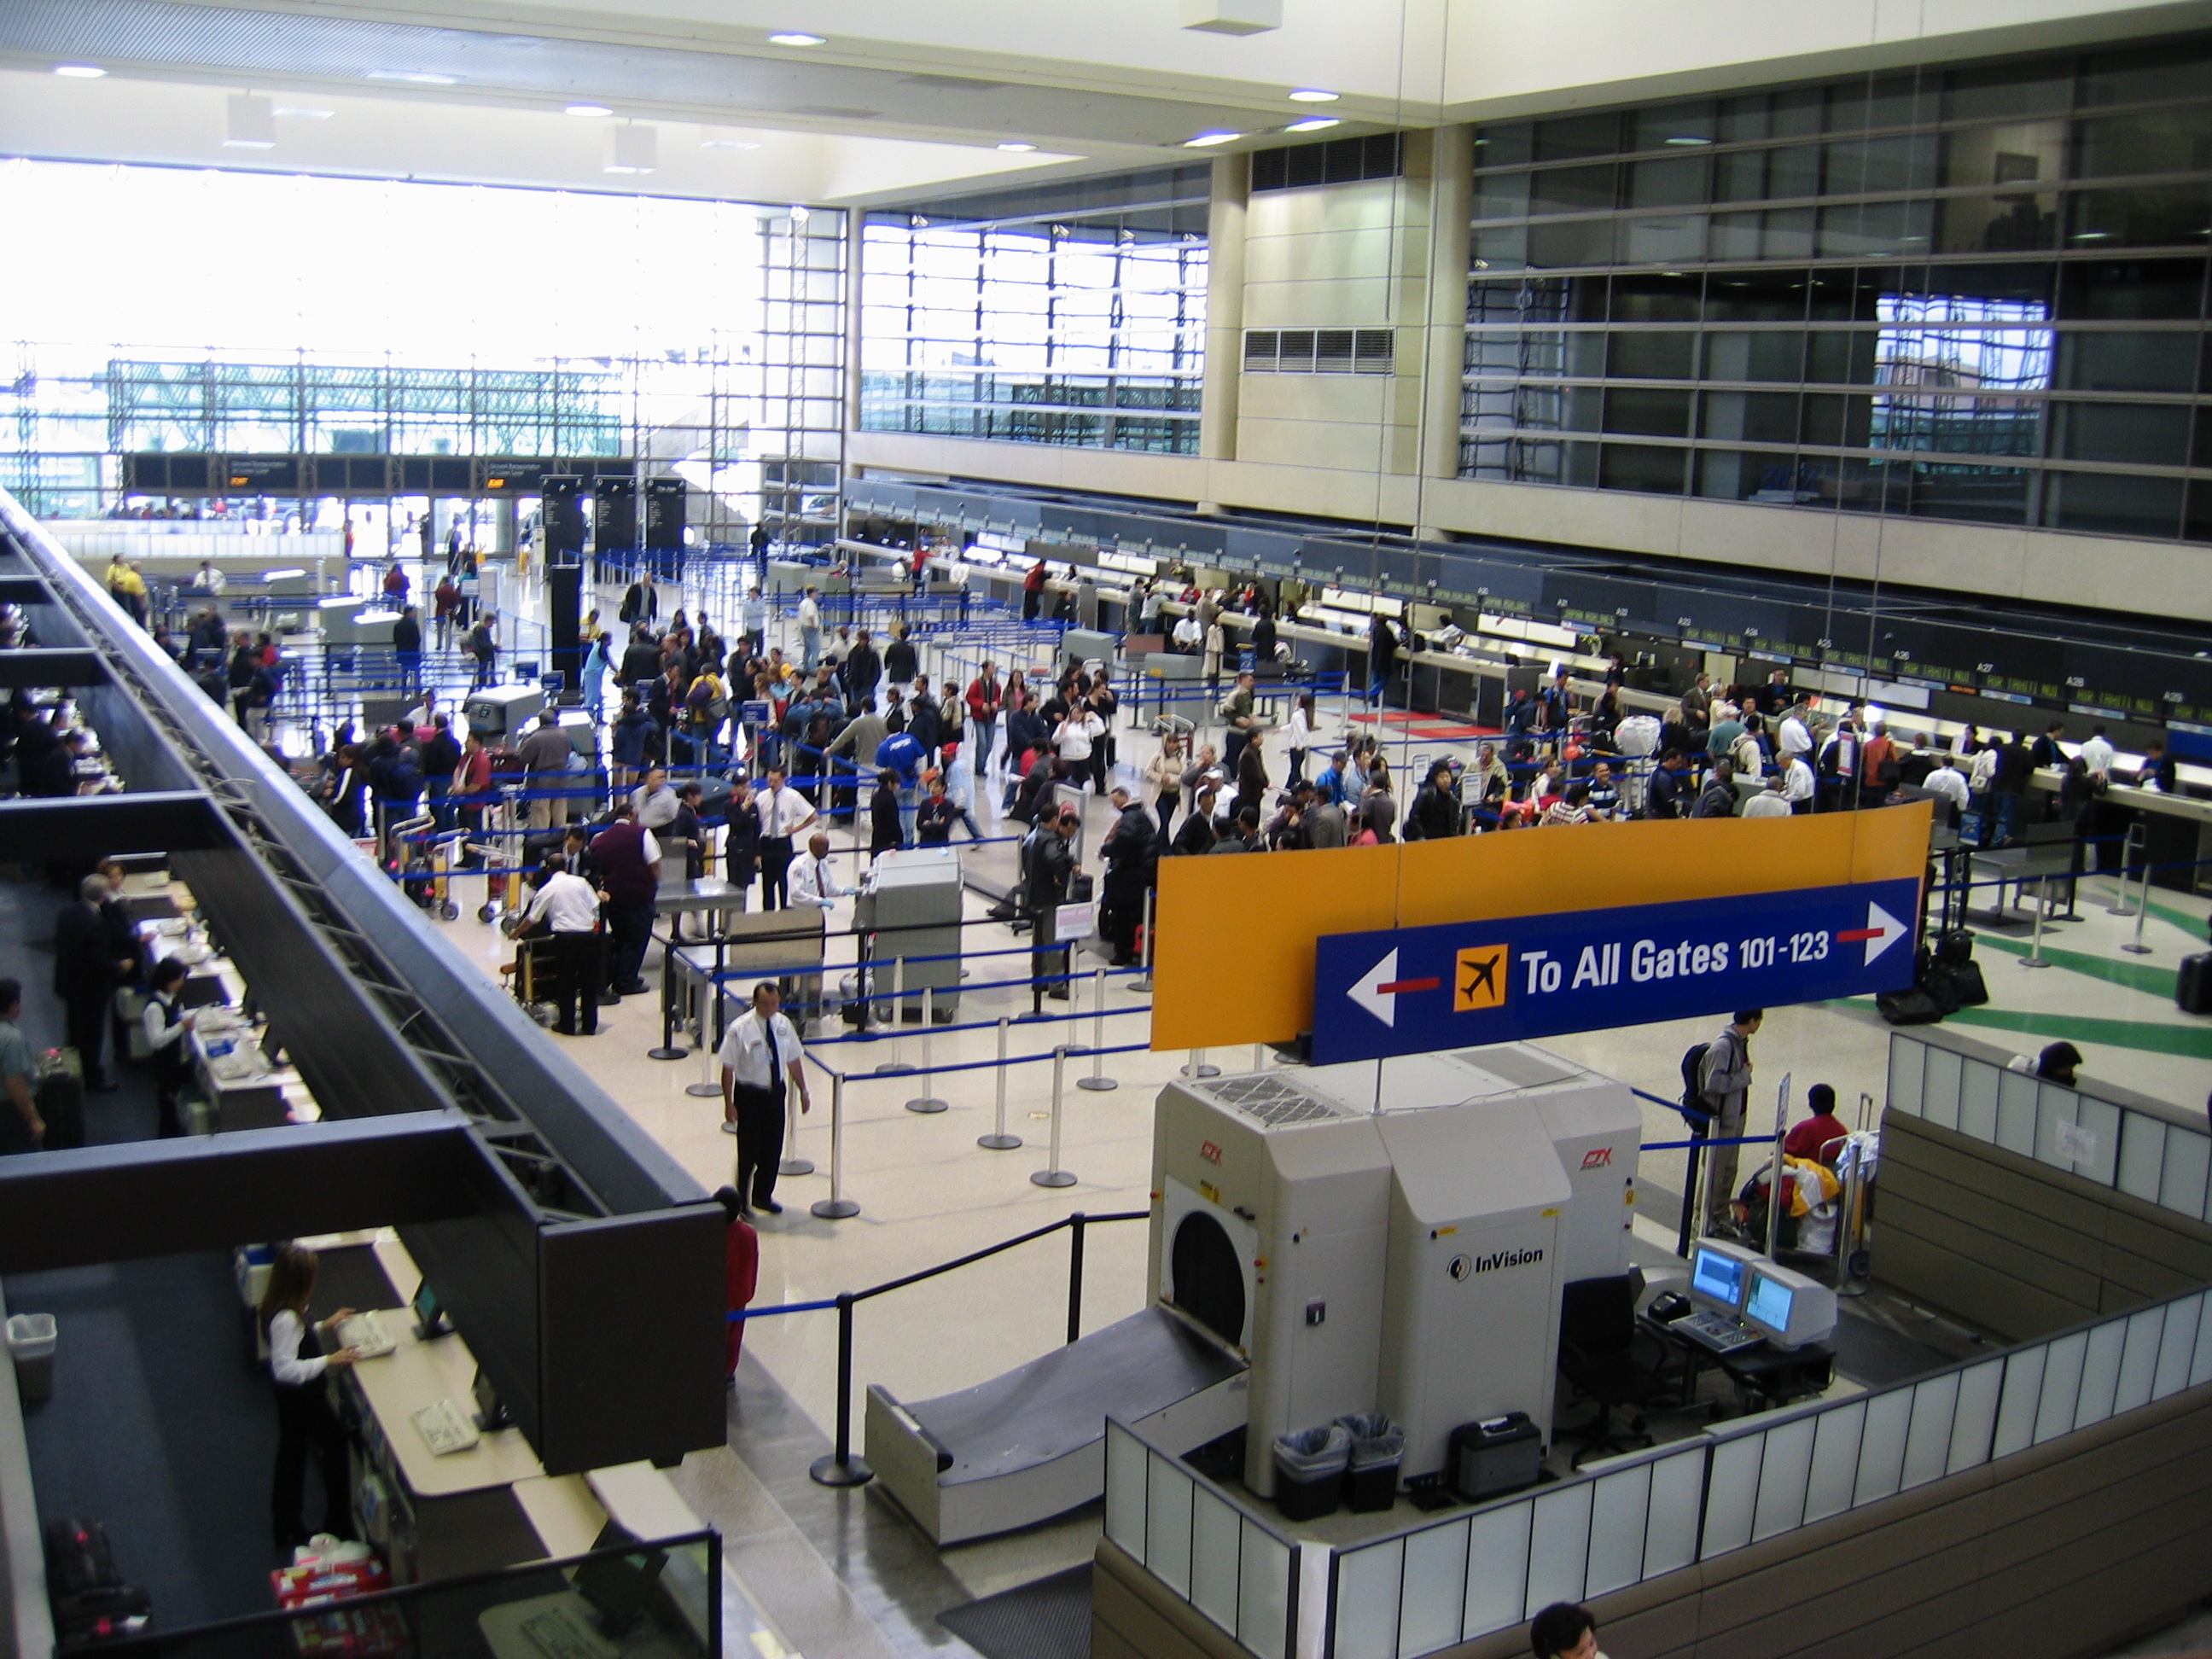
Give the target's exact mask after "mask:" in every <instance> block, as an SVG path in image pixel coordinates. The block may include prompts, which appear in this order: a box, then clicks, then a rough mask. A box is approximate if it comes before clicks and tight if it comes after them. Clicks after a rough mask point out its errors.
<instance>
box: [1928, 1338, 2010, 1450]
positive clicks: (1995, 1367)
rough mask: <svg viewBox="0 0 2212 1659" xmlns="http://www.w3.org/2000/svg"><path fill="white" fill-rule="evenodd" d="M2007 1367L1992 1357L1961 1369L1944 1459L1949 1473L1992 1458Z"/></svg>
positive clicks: (2000, 1360)
mask: <svg viewBox="0 0 2212 1659" xmlns="http://www.w3.org/2000/svg"><path fill="white" fill-rule="evenodd" d="M2004 1371H2005V1364H2004V1361H2003V1360H2002V1359H1989V1360H1984V1361H1983V1362H1982V1364H1978V1365H1970V1366H1968V1367H1967V1368H1966V1370H1963V1371H1960V1373H1959V1403H1958V1406H1957V1407H1956V1408H1955V1410H1954V1412H1953V1413H1952V1416H1951V1445H1950V1449H1949V1451H1948V1453H1947V1454H1946V1455H1945V1457H1944V1461H1943V1472H1944V1473H1945V1474H1958V1473H1959V1471H1960V1470H1961V1469H1971V1468H1976V1467H1978V1465H1980V1464H1983V1463H1986V1462H1989V1459H1990V1439H1991V1437H1993V1436H1994V1435H1995V1434H1996V1426H1997V1401H1998V1398H1999V1396H2000V1395H2002V1392H2003V1389H2004Z"/></svg>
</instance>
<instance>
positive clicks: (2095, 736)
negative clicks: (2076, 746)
mask: <svg viewBox="0 0 2212 1659" xmlns="http://www.w3.org/2000/svg"><path fill="white" fill-rule="evenodd" d="M2118 752H2119V751H2118V750H2116V749H2114V748H2113V747H2112V739H2111V738H2107V737H2106V735H2105V728H2104V727H2103V726H2098V727H2096V728H2095V729H2093V731H2092V732H2090V733H2089V740H2088V741H2087V743H2085V744H2082V745H2081V763H2082V764H2083V765H2084V766H2086V767H2087V768H2088V769H2089V775H2090V776H2091V777H2093V778H2105V777H2109V776H2110V775H2112V760H2113V757H2115V756H2116V755H2117V754H2118Z"/></svg>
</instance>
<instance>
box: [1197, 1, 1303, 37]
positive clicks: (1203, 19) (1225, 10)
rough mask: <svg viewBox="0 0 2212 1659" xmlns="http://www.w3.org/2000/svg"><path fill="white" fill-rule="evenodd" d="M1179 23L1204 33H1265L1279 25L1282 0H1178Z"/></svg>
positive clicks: (1281, 16)
mask: <svg viewBox="0 0 2212 1659" xmlns="http://www.w3.org/2000/svg"><path fill="white" fill-rule="evenodd" d="M1182 26H1183V27H1185V28H1187V29H1202V30H1204V31H1205V32H1206V33H1208V34H1265V33H1267V31H1268V30H1270V29H1279V28H1280V27H1283V0H1182Z"/></svg>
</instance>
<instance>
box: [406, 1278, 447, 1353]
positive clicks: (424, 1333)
mask: <svg viewBox="0 0 2212 1659" xmlns="http://www.w3.org/2000/svg"><path fill="white" fill-rule="evenodd" d="M411 1305H412V1306H413V1308H414V1310H415V1334H416V1336H417V1337H419V1338H421V1339H422V1340H423V1341H425V1342H427V1341H428V1340H430V1339H431V1338H432V1337H434V1336H443V1335H445V1334H446V1333H447V1332H448V1331H450V1330H452V1329H453V1322H452V1321H451V1320H450V1319H448V1318H447V1316H446V1310H445V1308H444V1306H443V1305H442V1304H441V1303H440V1302H439V1300H438V1293H437V1291H434V1290H432V1289H431V1288H430V1281H429V1280H428V1279H424V1280H423V1281H422V1283H421V1284H419V1285H416V1287H415V1300H414V1302H413V1304H411Z"/></svg>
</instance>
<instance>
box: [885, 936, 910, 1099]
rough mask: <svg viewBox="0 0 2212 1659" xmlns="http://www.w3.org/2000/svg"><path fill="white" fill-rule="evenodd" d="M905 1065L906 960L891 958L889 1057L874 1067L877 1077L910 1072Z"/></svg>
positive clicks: (908, 1067) (903, 958)
mask: <svg viewBox="0 0 2212 1659" xmlns="http://www.w3.org/2000/svg"><path fill="white" fill-rule="evenodd" d="M912 1070H914V1067H913V1066H909V1065H908V1064H907V1063H906V958H905V957H892V958H891V1057H890V1059H889V1060H884V1062H883V1063H882V1064H881V1065H879V1066H877V1067H876V1075H877V1076H878V1077H892V1076H898V1075H902V1074H904V1073H908V1072H911V1071H912Z"/></svg>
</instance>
